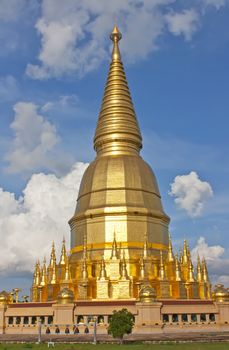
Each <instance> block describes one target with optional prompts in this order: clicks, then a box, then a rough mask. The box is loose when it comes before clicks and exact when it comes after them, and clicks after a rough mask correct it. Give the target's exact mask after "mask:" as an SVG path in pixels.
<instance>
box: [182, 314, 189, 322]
mask: <svg viewBox="0 0 229 350" xmlns="http://www.w3.org/2000/svg"><path fill="white" fill-rule="evenodd" d="M181 320H182V322H188V315H187V314H182V315H181Z"/></svg>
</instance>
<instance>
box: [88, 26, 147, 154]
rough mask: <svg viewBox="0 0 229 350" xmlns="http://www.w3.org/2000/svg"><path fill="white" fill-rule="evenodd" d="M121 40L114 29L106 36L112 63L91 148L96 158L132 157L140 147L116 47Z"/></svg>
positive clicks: (132, 110)
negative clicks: (95, 153) (120, 155)
mask: <svg viewBox="0 0 229 350" xmlns="http://www.w3.org/2000/svg"><path fill="white" fill-rule="evenodd" d="M121 37H122V35H121V33H120V32H119V30H118V27H117V26H115V27H114V29H113V31H112V33H111V35H110V38H111V40H112V41H113V51H112V60H111V64H110V69H109V74H108V78H107V83H106V87H105V91H104V97H103V103H102V106H101V110H100V114H99V118H98V122H97V127H96V131H95V137H94V148H95V150H96V152H97V154H99V155H100V154H103V155H108V154H112V155H117V154H131V155H132V154H134V155H136V154H138V153H139V152H140V149H141V148H142V137H141V132H140V129H139V126H138V122H137V119H136V115H135V111H134V106H133V102H132V99H131V95H130V91H129V87H128V83H127V80H126V75H125V71H124V68H123V64H122V61H121V55H120V51H119V46H118V42H119V40H120V39H121Z"/></svg>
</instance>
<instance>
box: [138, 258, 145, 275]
mask: <svg viewBox="0 0 229 350" xmlns="http://www.w3.org/2000/svg"><path fill="white" fill-rule="evenodd" d="M139 263H140V280H144V279H145V262H144V258H141V259H140V262H139Z"/></svg>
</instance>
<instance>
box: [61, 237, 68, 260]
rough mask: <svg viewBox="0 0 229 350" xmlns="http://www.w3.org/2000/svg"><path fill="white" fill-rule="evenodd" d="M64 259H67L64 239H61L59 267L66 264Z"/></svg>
mask: <svg viewBox="0 0 229 350" xmlns="http://www.w3.org/2000/svg"><path fill="white" fill-rule="evenodd" d="M66 258H67V252H66V245H65V238H63V241H62V248H61V255H60V265H65V264H66Z"/></svg>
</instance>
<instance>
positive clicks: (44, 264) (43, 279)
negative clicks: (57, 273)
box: [41, 258, 47, 286]
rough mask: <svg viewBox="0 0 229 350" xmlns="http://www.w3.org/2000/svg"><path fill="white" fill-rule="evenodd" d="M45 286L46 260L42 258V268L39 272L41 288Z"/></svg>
mask: <svg viewBox="0 0 229 350" xmlns="http://www.w3.org/2000/svg"><path fill="white" fill-rule="evenodd" d="M46 284H47V269H46V259H45V258H44V261H43V266H42V270H41V286H45V285H46Z"/></svg>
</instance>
